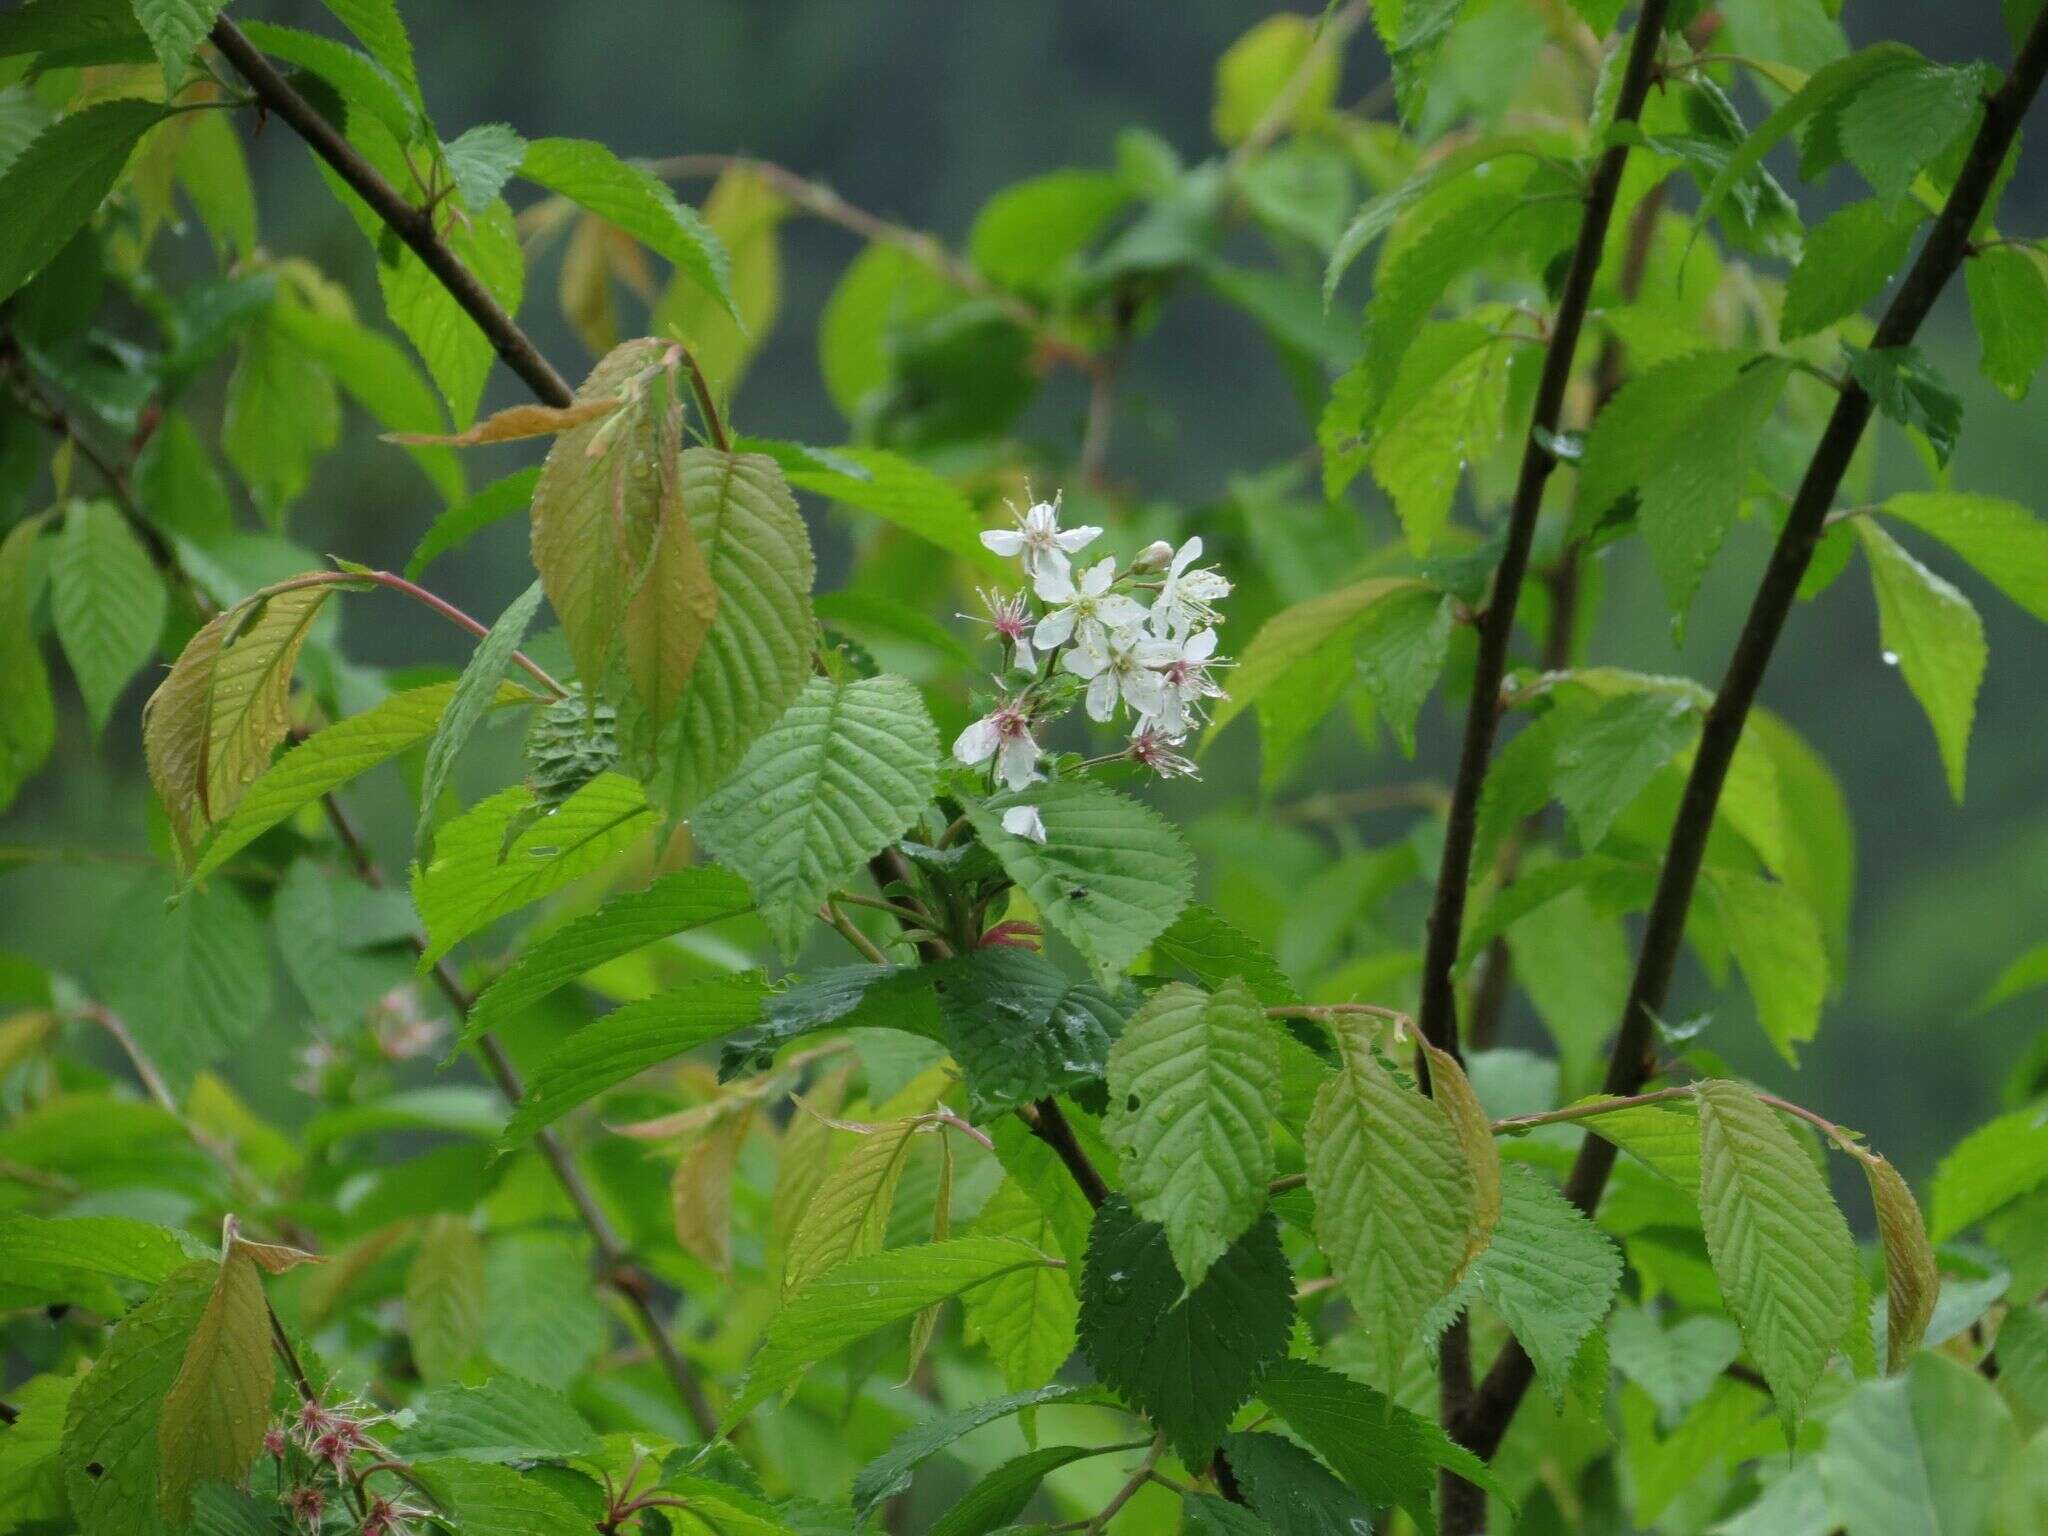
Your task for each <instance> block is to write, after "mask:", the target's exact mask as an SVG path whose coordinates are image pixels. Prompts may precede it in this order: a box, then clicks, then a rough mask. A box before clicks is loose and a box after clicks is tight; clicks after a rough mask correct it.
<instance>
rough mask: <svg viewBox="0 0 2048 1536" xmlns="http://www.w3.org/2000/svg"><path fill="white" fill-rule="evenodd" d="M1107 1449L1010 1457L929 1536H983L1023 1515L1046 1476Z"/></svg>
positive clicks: (1057, 1449) (1065, 1448) (1048, 1449)
mask: <svg viewBox="0 0 2048 1536" xmlns="http://www.w3.org/2000/svg"><path fill="white" fill-rule="evenodd" d="M1109 1451H1110V1447H1108V1446H1087V1445H1048V1446H1041V1447H1040V1448H1039V1449H1038V1450H1035V1451H1026V1452H1025V1453H1024V1454H1023V1455H1021V1456H1014V1457H1012V1458H1011V1459H1010V1460H1008V1461H1006V1462H1004V1463H1003V1464H1002V1465H1001V1466H999V1467H997V1468H996V1469H995V1470H994V1471H993V1472H990V1473H989V1474H988V1475H987V1476H986V1477H984V1478H982V1479H981V1481H980V1482H978V1483H976V1484H975V1485H974V1486H973V1487H972V1488H970V1489H968V1490H967V1492H966V1493H964V1494H962V1495H961V1496H960V1498H959V1500H958V1501H957V1502H956V1503H955V1504H954V1505H953V1507H952V1508H951V1509H949V1510H947V1511H946V1512H945V1513H944V1514H943V1515H941V1516H939V1518H938V1519H937V1520H936V1521H934V1522H933V1523H932V1525H931V1526H930V1528H929V1529H930V1532H931V1536H986V1533H987V1532H989V1531H993V1530H994V1529H995V1528H996V1527H997V1526H1002V1525H1008V1524H1009V1522H1010V1521H1012V1520H1014V1519H1016V1517H1017V1516H1018V1515H1021V1514H1022V1513H1023V1512H1024V1508H1025V1506H1026V1505H1028V1504H1029V1503H1030V1502H1031V1496H1032V1495H1033V1494H1035V1493H1036V1492H1038V1485H1039V1483H1040V1482H1042V1481H1043V1480H1044V1479H1045V1477H1046V1475H1047V1474H1048V1473H1052V1472H1057V1471H1058V1470H1059V1469H1060V1468H1061V1467H1064V1466H1066V1465H1068V1464H1069V1463H1070V1462H1076V1461H1080V1460H1082V1459H1084V1458H1085V1457H1089V1456H1103V1455H1107V1454H1109Z"/></svg>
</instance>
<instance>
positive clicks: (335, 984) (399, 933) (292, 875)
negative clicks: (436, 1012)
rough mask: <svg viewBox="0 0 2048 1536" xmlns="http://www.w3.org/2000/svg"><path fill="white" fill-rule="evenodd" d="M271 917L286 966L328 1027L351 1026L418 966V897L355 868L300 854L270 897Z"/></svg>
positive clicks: (317, 1018) (300, 990) (315, 1016)
mask: <svg viewBox="0 0 2048 1536" xmlns="http://www.w3.org/2000/svg"><path fill="white" fill-rule="evenodd" d="M270 920H271V927H272V930H273V931H274V932H275V934H276V936H277V940H278V950H279V952H280V953H281V954H282V955H283V957H284V968H285V970H286V971H287V972H289V973H290V975H291V978H292V982H293V984H294V985H295V986H297V987H298V989H299V993H300V995H301V996H302V997H304V998H305V1000H306V1003H307V1005H308V1007H309V1008H310V1009H311V1010H312V1014H313V1017H314V1018H315V1019H316V1020H317V1021H319V1022H320V1023H322V1024H326V1025H329V1026H331V1027H334V1028H349V1027H352V1026H353V1025H354V1024H355V1023H356V1022H357V1021H358V1020H360V1019H362V1018H363V1017H364V1016H365V1015H366V1014H368V1013H369V1011H370V1010H371V1009H372V1008H373V1007H375V1006H376V1005H377V1003H378V1000H379V999H380V998H382V997H383V995H384V994H385V993H387V992H389V991H390V990H391V989H392V988H393V987H394V986H402V985H403V984H404V982H405V979H406V977H407V975H408V974H409V973H410V972H411V970H412V961H413V950H412V945H411V940H412V938H413V934H414V928H413V915H412V902H411V901H410V900H408V899H407V897H406V894H405V892H403V891H400V890H391V889H379V888H376V887H372V886H369V885H365V884H364V883H363V882H362V881H361V880H360V879H358V878H356V877H355V876H354V875H353V873H351V874H347V875H342V874H333V873H329V872H328V871H327V870H325V869H323V868H321V867H320V865H319V864H318V863H316V862H315V861H314V860H312V859H310V858H300V859H294V860H293V861H292V864H291V867H290V868H289V869H287V870H286V871H285V875H284V878H283V879H282V880H281V881H279V882H278V885H277V891H276V894H275V895H274V896H273V897H272V898H271V904H270Z"/></svg>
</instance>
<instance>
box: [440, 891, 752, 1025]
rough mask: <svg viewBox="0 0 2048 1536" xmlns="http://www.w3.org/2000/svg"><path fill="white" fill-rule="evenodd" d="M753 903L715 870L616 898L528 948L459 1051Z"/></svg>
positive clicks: (477, 1010)
mask: <svg viewBox="0 0 2048 1536" xmlns="http://www.w3.org/2000/svg"><path fill="white" fill-rule="evenodd" d="M752 905H753V901H752V898H751V897H750V896H749V895H748V892H747V887H746V883H745V882H744V881H742V880H741V879H740V878H739V877H738V876H737V875H734V874H731V873H730V872H728V871H726V870H723V869H719V868H718V867H717V866H715V865H709V864H707V865H703V866H700V867H698V868H696V869H678V870H674V871H672V872H671V873H669V874H666V875H662V876H660V877H659V878H658V879H656V880H655V881H654V882H653V883H652V884H651V885H649V886H648V887H647V888H646V889H644V890H639V891H627V892H624V893H622V894H621V895H617V896H614V897H612V898H611V899H610V900H609V901H607V902H605V903H604V905H602V906H600V907H599V908H597V909H596V910H595V911H593V912H586V913H584V914H583V916H581V917H579V918H576V919H574V920H573V921H571V922H568V923H564V924H563V925H562V926H561V927H560V928H557V929H555V930H554V931H553V932H552V933H550V934H548V935H547V936H546V937H545V938H543V939H540V940H538V941H537V942H535V943H533V944H530V945H528V946H527V947H526V948H525V950H523V951H522V952H521V954H520V956H519V958H518V959H517V960H515V961H514V962H513V963H512V964H511V965H510V966H509V967H508V968H507V969H506V970H505V971H504V972H503V973H502V974H501V975H500V976H499V977H498V979H497V980H496V981H494V982H492V983H491V984H490V985H489V986H488V987H486V988H485V989H484V990H483V992H482V993H481V994H479V996H478V997H477V1000H476V1006H475V1007H474V1008H472V1009H471V1010H470V1014H469V1022H468V1024H467V1025H465V1026H464V1028H463V1032H462V1038H461V1040H459V1041H458V1042H457V1044H456V1049H460V1048H461V1047H462V1046H465V1045H468V1044H469V1043H470V1042H471V1041H473V1040H475V1039H476V1038H477V1036H479V1035H481V1034H482V1033H484V1031H486V1030H490V1029H496V1028H497V1027H498V1026H499V1025H501V1024H503V1023H504V1022H505V1021H507V1020H508V1019H511V1018H514V1017H515V1016H517V1015H518V1014H519V1013H521V1012H522V1011H523V1010H525V1009H527V1008H530V1007H532V1006H533V1005H534V1004H535V1003H537V1002H539V1001H540V1000H541V999H542V998H544V997H546V996H547V995H548V994H549V993H551V992H553V991H554V990H555V989H556V988H558V987H561V986H564V985H566V984H567V983H569V982H571V981H574V980H575V979H576V978H577V977H578V976H581V975H584V974H585V973H586V972H589V971H592V970H595V969H596V968H597V967H598V966H600V965H602V964H604V963H605V962H606V961H607V960H615V959H617V958H618V957H619V956H620V955H630V954H631V953H633V951H635V950H637V949H645V948H646V947H647V946H649V945H650V944H657V943H659V942H660V941H661V940H663V939H665V938H668V937H669V936H670V935H672V934H678V933H683V932H685V931H687V930H689V929H691V928H701V927H703V926H704V925H705V924H706V923H715V922H717V921H719V920H720V919H721V918H727V917H736V916H738V915H739V914H740V913H742V912H745V911H747V910H748V909H749V908H751V907H752Z"/></svg>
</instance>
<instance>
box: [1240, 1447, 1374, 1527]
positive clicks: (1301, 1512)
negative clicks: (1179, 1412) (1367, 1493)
mask: <svg viewBox="0 0 2048 1536" xmlns="http://www.w3.org/2000/svg"><path fill="white" fill-rule="evenodd" d="M1223 1459H1224V1460H1225V1461H1227V1462H1228V1463H1229V1464H1230V1471H1231V1475H1232V1476H1234V1477H1235V1478H1236V1479H1237V1486H1238V1487H1239V1488H1240V1489H1242V1490H1243V1492H1244V1497H1245V1503H1246V1504H1248V1505H1249V1506H1250V1507H1251V1511H1252V1513H1253V1514H1255V1515H1257V1516H1258V1517H1259V1518H1260V1519H1261V1520H1263V1521H1265V1522H1266V1525H1267V1527H1268V1528H1270V1530H1271V1531H1272V1533H1273V1536H1359V1533H1361V1532H1365V1531H1370V1530H1371V1529H1372V1511H1371V1509H1370V1508H1369V1507H1368V1506H1367V1505H1366V1503H1365V1501H1364V1500H1363V1499H1361V1498H1359V1496H1358V1495H1357V1494H1355V1493H1353V1492H1352V1491H1351V1490H1350V1489H1349V1488H1347V1487H1345V1486H1344V1485H1343V1484H1342V1483H1341V1482H1339V1481H1338V1480H1337V1479H1336V1478H1335V1477H1334V1476H1332V1475H1331V1473H1330V1470H1329V1468H1327V1467H1325V1466H1324V1465H1323V1464H1322V1463H1321V1462H1319V1461H1317V1460H1316V1459H1315V1457H1313V1456H1311V1455H1309V1453H1308V1452H1307V1451H1305V1450H1303V1449H1302V1448H1301V1447H1300V1446H1298V1445H1296V1444H1295V1443H1294V1442H1293V1441H1292V1440H1289V1439H1287V1438H1285V1437H1284V1436H1281V1435H1274V1434H1233V1435H1225V1436H1224V1437H1223Z"/></svg>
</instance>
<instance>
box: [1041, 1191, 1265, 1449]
mask: <svg viewBox="0 0 2048 1536" xmlns="http://www.w3.org/2000/svg"><path fill="white" fill-rule="evenodd" d="M1293 1324H1294V1276H1293V1271H1292V1270H1290V1269H1289V1268H1288V1265H1287V1257H1286V1255H1285V1254H1284V1253H1282V1252H1281V1251H1280V1233H1279V1228H1278V1226H1277V1225H1276V1224H1275V1223H1274V1221H1273V1219H1272V1217H1271V1216H1267V1217H1265V1218H1263V1219H1261V1220H1260V1221H1258V1222H1256V1223H1254V1224H1253V1225H1252V1226H1251V1227H1250V1228H1249V1229H1248V1230H1247V1231H1246V1232H1245V1233H1244V1234H1243V1235H1242V1236H1241V1237H1239V1238H1238V1239H1237V1241H1236V1242H1235V1243H1233V1244H1232V1245H1231V1246H1230V1248H1229V1249H1228V1250H1227V1251H1226V1252H1225V1253H1224V1254H1223V1256H1222V1257H1221V1258H1220V1259H1218V1260H1217V1261H1216V1262H1215V1263H1214V1264H1212V1265H1211V1266H1210V1267H1209V1269H1208V1270H1207V1272H1206V1273H1205V1274H1204V1275H1203V1278H1202V1282H1201V1284H1199V1285H1196V1286H1193V1287H1190V1286H1188V1285H1187V1283H1186V1282H1185V1281H1183V1280H1182V1279H1181V1275H1180V1271H1179V1269H1178V1268H1177V1267H1176V1266H1175V1264H1174V1260H1173V1252H1172V1249H1171V1246H1170V1245H1169V1243H1168V1241H1167V1236H1166V1231H1165V1229H1164V1228H1162V1227H1160V1226H1158V1225H1156V1224H1155V1223H1153V1222H1149V1221H1140V1220H1139V1219H1138V1218H1137V1217H1136V1216H1135V1215H1134V1214H1133V1213H1132V1211H1131V1207H1130V1205H1129V1203H1128V1202H1127V1201H1126V1200H1124V1198H1123V1197H1122V1196H1120V1195H1119V1196H1117V1197H1115V1198H1113V1199H1111V1200H1110V1201H1108V1202H1107V1203H1106V1204H1105V1205H1103V1206H1102V1208H1101V1209H1100V1210H1098V1211H1097V1212H1096V1213H1095V1222H1094V1226H1093V1227H1092V1228H1091V1230H1090V1232H1089V1235H1088V1257H1087V1262H1086V1264H1085V1265H1084V1266H1083V1267H1082V1271H1081V1315H1080V1334H1081V1348H1082V1349H1083V1351H1084V1352H1085V1353H1086V1354H1087V1356H1088V1360H1089V1363H1090V1364H1092V1365H1093V1366H1094V1367H1095V1370H1096V1374H1097V1375H1098V1376H1100V1377H1101V1379H1102V1380H1103V1381H1104V1382H1105V1383H1107V1384H1108V1385H1109V1386H1111V1387H1114V1388H1115V1389H1116V1391H1117V1392H1118V1393H1119V1394H1120V1395H1121V1396H1122V1397H1123V1398H1124V1399H1125V1400H1126V1401H1127V1402H1129V1403H1130V1404H1131V1405H1132V1406H1133V1407H1135V1408H1137V1409H1139V1410H1140V1411H1141V1412H1143V1413H1144V1414H1146V1415H1147V1416H1148V1417H1150V1418H1151V1420H1152V1422H1153V1423H1154V1424H1156V1425H1158V1426H1159V1429H1160V1431H1161V1433H1163V1434H1164V1435H1165V1436H1166V1437H1167V1440H1168V1441H1169V1443H1170V1444H1171V1445H1172V1446H1173V1449H1174V1454H1176V1455H1177V1456H1179V1457H1180V1458H1181V1460H1182V1462H1184V1463H1185V1464H1186V1465H1188V1466H1191V1467H1199V1466H1204V1465H1206V1464H1207V1463H1208V1460H1209V1457H1210V1456H1211V1455H1212V1454H1213V1453H1214V1451H1215V1449H1216V1446H1217V1444H1218V1442H1219V1441H1220V1440H1221V1439H1222V1437H1223V1433H1224V1431H1225V1430H1227V1429H1228V1428H1229V1427H1230V1420H1231V1418H1232V1416H1233V1415H1234V1414H1235V1413H1236V1412H1237V1410H1238V1409H1239V1408H1240V1407H1241V1406H1243V1404H1244V1403H1245V1401H1246V1400H1247V1399H1248V1398H1250V1397H1251V1395H1252V1392H1253V1390H1254V1389H1255V1388H1256V1387H1257V1385H1258V1383H1259V1378H1260V1376H1261V1375H1262V1374H1263V1373H1264V1371H1265V1370H1266V1368H1267V1367H1268V1366H1269V1365H1271V1364H1272V1363H1273V1362H1274V1361H1275V1360H1278V1359H1279V1358H1280V1357H1281V1356H1282V1355H1284V1354H1285V1353H1286V1350H1287V1336H1288V1333H1289V1331H1290V1329H1291V1328H1292V1327H1293Z"/></svg>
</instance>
